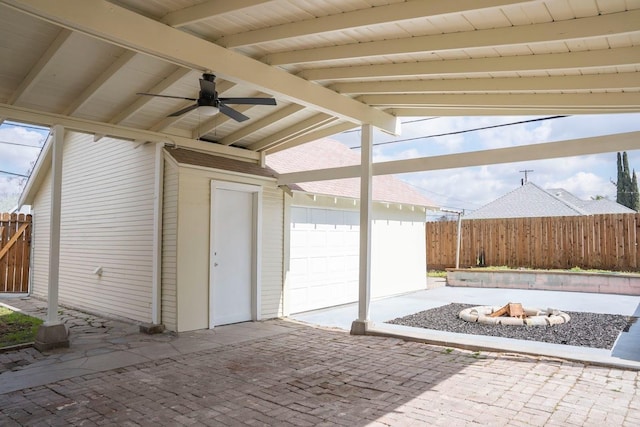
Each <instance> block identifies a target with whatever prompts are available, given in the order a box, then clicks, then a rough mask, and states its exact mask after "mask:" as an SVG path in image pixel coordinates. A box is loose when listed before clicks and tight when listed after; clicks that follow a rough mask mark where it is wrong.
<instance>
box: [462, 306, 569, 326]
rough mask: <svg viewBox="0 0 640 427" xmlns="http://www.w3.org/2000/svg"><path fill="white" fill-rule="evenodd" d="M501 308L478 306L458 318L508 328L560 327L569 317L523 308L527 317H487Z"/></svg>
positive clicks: (553, 312)
mask: <svg viewBox="0 0 640 427" xmlns="http://www.w3.org/2000/svg"><path fill="white" fill-rule="evenodd" d="M501 308H502V307H501V306H490V305H479V306H477V307H470V308H465V309H464V310H462V311H461V312H460V314H459V315H458V317H460V318H461V319H462V320H464V321H466V322H477V323H482V324H484V325H509V326H525V325H526V326H547V325H561V324H563V323H566V322H568V321H569V320H570V319H571V317H570V316H569V315H568V314H567V313H564V312H562V311H558V310H553V309H547V310H546V311H543V310H538V309H537V308H526V307H523V309H524V313H525V315H526V316H527V317H525V318H524V319H520V318H518V317H490V316H489V315H490V314H491V313H493V312H495V311H498V310H499V309H501Z"/></svg>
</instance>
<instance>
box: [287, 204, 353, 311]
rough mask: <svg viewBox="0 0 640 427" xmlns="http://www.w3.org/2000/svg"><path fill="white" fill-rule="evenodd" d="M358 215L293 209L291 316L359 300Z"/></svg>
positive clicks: (333, 211) (324, 210)
mask: <svg viewBox="0 0 640 427" xmlns="http://www.w3.org/2000/svg"><path fill="white" fill-rule="evenodd" d="M358 223H359V214H358V212H348V211H338V210H331V209H317V208H304V207H292V208H291V260H290V261H291V262H290V273H289V274H290V276H289V278H290V293H289V298H290V301H289V304H290V306H289V307H290V308H289V309H290V312H291V313H299V312H301V311H308V310H314V309H318V308H323V307H330V306H334V305H340V304H346V303H349V302H354V301H357V300H358V245H359V240H358V236H359V226H358Z"/></svg>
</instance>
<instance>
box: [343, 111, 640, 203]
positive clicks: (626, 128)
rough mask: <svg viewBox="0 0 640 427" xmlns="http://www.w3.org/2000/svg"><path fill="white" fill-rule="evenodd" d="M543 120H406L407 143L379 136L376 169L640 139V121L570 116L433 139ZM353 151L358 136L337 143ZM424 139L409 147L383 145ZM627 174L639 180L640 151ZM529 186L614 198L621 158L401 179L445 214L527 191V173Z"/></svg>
mask: <svg viewBox="0 0 640 427" xmlns="http://www.w3.org/2000/svg"><path fill="white" fill-rule="evenodd" d="M543 117H545V116H535V117H531V116H526V117H518V116H508V117H505V116H503V117H439V118H434V119H432V120H423V121H415V122H413V123H410V122H411V121H414V120H417V118H414V119H412V118H403V122H404V124H403V126H402V135H401V136H400V137H392V136H390V135H387V134H384V133H382V132H379V131H377V132H375V134H374V141H373V143H374V152H373V155H374V158H373V160H374V162H382V161H389V160H400V159H408V158H415V157H429V156H437V155H443V154H453V153H462V152H469V151H478V150H487V149H493V148H503V147H512V146H518V145H525V144H534V143H545V142H554V141H562V140H568V139H575V138H585V137H593V136H601V135H608V134H614V133H622V132H631V131H640V114H637V113H634V114H609V115H581V116H568V117H562V118H556V119H550V120H541V121H536V122H533V123H526V124H519V125H514V126H505V127H499V128H494V129H487V130H481V131H476V132H468V133H463V134H458V135H449V136H441V137H435V138H419V137H424V136H428V135H436V134H443V133H448V132H456V131H461V130H466V129H474V128H479V127H485V126H492V125H497V124H506V123H513V122H518V121H525V120H531V119H537V118H543ZM333 138H334V139H337V140H339V141H341V142H343V143H345V144H346V145H348V146H350V147H357V146H359V145H360V132H359V131H355V132H353V131H352V132H346V133H342V134H340V135H335V136H334V137H333ZM410 138H418V139H415V140H412V141H407V142H398V143H392V144H384V145H379V146H377V147H375V144H377V143H384V142H387V141H394V140H399V139H410ZM627 155H628V158H629V167H630V168H631V169H634V168H635V169H636V170H637V171H638V173H640V150H633V151H628V152H627ZM524 170H530V171H532V172H529V173H528V174H527V175H528V181H529V182H533V183H535V184H536V185H538V186H540V187H542V188H564V189H565V190H567V191H569V192H571V193H573V194H574V195H576V196H578V197H580V198H582V199H589V198H591V197H595V196H604V197H608V198H609V199H611V200H615V198H616V187H615V185H614V184H612V180H613V181H615V180H616V178H617V164H616V153H615V152H613V153H607V154H599V155H590V156H579V157H567V158H561V159H550V160H540V161H530V162H518V163H507V164H500V165H491V166H482V167H469V168H458V169H448V170H441V171H432V172H420V173H411V174H402V175H397V177H398V178H400V179H401V180H403V181H405V182H407V183H409V184H410V185H412V186H414V187H415V188H417V189H418V190H420V191H421V192H422V193H423V194H424V195H425V196H427V197H428V198H429V199H431V200H432V201H434V202H435V203H436V204H437V205H439V206H441V207H447V208H451V209H461V210H464V211H465V212H467V211H472V210H475V209H478V208H480V207H482V206H484V205H485V204H487V203H489V202H491V201H493V200H495V199H497V198H498V197H500V196H502V195H504V194H506V193H508V192H510V191H513V190H515V189H516V188H518V187H519V186H520V185H521V179H522V178H524V173H521V172H520V171H524Z"/></svg>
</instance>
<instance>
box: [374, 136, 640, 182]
mask: <svg viewBox="0 0 640 427" xmlns="http://www.w3.org/2000/svg"><path fill="white" fill-rule="evenodd" d="M637 149H640V132H627V133H620V134H613V135H605V136H595V137H590V138H580V139H572V140H566V141H558V142H547V143H542V144H529V145H522V146H518V147H508V148H498V149H493V150H482V151H472V152H469V153H458V154H449V155H443V156H434V157H422V158H417V159H410V160H396V161H390V162H383V163H377V164H375V165H374V167H373V169H374V174H375V175H391V174H400V173H411V172H422V171H433V170H442V169H455V168H464V167H472V166H485V165H497V164H503V163H515V162H524V161H532V160H546V159H557V158H562V157H573V156H586V155H590V154H600V153H613V152H616V151H626V150H637Z"/></svg>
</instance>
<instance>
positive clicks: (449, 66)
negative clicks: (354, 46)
mask: <svg viewBox="0 0 640 427" xmlns="http://www.w3.org/2000/svg"><path fill="white" fill-rule="evenodd" d="M638 64H640V46H633V47H624V48H615V49H601V50H591V51H581V52H568V53H550V54H540V55H526V56H502V57H495V58H474V59H455V60H446V61H423V62H407V63H396V64H379V65H375V64H372V65H364V66H353V67H333V68H314V69H307V70H304V71H301V72H300V73H298V75H299V76H300V77H302V78H305V79H307V80H314V81H331V80H362V79H371V80H375V79H382V78H394V77H402V76H410V77H414V78H419V77H429V76H431V77H447V76H456V75H473V74H478V73H482V74H486V73H505V72H524V71H545V70H577V69H581V68H610V67H617V66H622V65H638Z"/></svg>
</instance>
